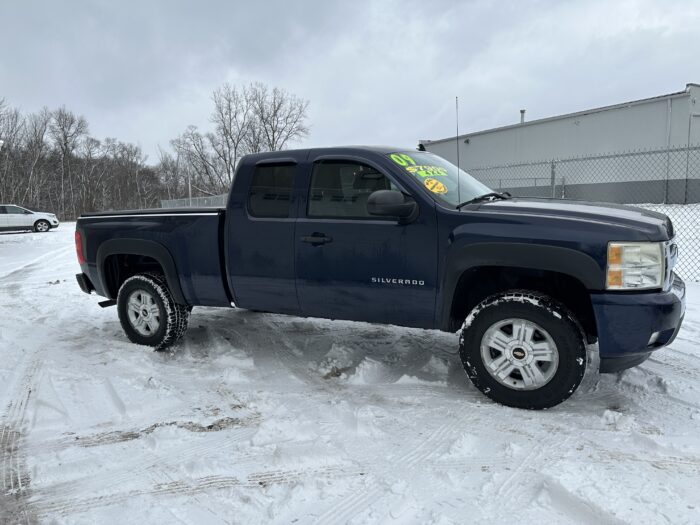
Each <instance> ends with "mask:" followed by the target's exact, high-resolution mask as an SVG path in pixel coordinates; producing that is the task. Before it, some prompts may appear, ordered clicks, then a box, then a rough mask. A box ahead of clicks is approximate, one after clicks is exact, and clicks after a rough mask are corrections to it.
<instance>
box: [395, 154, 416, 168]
mask: <svg viewBox="0 0 700 525" xmlns="http://www.w3.org/2000/svg"><path fill="white" fill-rule="evenodd" d="M391 160H393V161H394V162H396V164H398V165H399V166H404V167H405V166H408V165H409V164H413V165H414V166H415V165H416V161H414V160H413V159H412V158H411V157H410V156H409V155H406V154H405V153H393V154H392V155H391Z"/></svg>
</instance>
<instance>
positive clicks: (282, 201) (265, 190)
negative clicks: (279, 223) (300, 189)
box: [248, 164, 296, 218]
mask: <svg viewBox="0 0 700 525" xmlns="http://www.w3.org/2000/svg"><path fill="white" fill-rule="evenodd" d="M295 170H296V166H295V165H291V164H275V165H265V166H256V167H255V171H253V178H252V181H251V183H250V190H249V193H248V212H249V213H250V215H252V216H253V217H270V218H286V217H289V209H290V206H291V203H292V185H293V183H294V172H295Z"/></svg>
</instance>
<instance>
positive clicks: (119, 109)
mask: <svg viewBox="0 0 700 525" xmlns="http://www.w3.org/2000/svg"><path fill="white" fill-rule="evenodd" d="M698 22H700V9H699V8H698V7H695V4H690V3H688V2H680V1H679V2H675V1H667V2H652V1H650V0H648V1H645V0H638V1H632V0H630V1H624V2H615V3H611V2H607V1H596V0H592V1H587V2H556V1H553V0H552V1H544V0H543V1H533V2H518V1H510V2H508V1H501V2H495V1H473V2H450V1H438V2H427V1H421V2H419V1H414V0H410V1H395V0H392V1H384V2H369V1H357V2H352V3H350V2H347V3H345V2H343V3H340V2H338V3H333V2H323V1H318V2H284V1H281V0H280V1H273V2H265V1H261V2H246V3H245V4H243V3H237V2H226V1H211V2H199V3H198V2H183V1H178V2H166V1H161V2H132V1H121V2H106V1H102V2H89V1H84V2H79V1H73V2H52V1H46V2H37V1H26V2H16V3H13V4H11V5H7V3H5V4H4V5H3V6H2V7H0V25H1V26H2V31H0V97H5V98H6V99H7V101H8V102H9V103H11V104H12V105H15V106H20V107H21V108H22V109H24V110H27V111H33V110H36V109H38V108H39V107H41V106H43V105H47V106H49V107H57V106H59V105H62V104H65V105H66V106H67V107H68V108H70V109H73V110H74V111H76V112H79V113H82V114H84V115H85V116H86V117H87V119H88V121H89V122H90V125H91V132H92V133H93V135H95V136H97V137H104V136H116V137H118V138H119V139H121V140H128V141H132V142H137V143H140V144H141V145H142V147H143V148H144V151H145V152H147V153H148V154H149V155H150V156H151V159H153V158H154V155H155V151H156V147H157V145H158V144H160V145H161V146H167V145H168V141H169V140H170V139H171V138H173V137H174V136H176V135H177V134H178V133H180V132H181V131H182V130H183V129H184V128H185V126H187V125H188V124H195V125H199V126H202V127H206V126H207V121H208V116H209V113H210V110H211V100H210V94H211V91H212V90H213V89H214V88H215V87H217V86H219V85H220V84H222V83H223V82H226V81H228V82H231V83H239V84H240V83H248V82H251V81H258V80H261V81H263V82H266V83H269V84H271V85H276V86H280V87H283V88H285V89H287V90H289V91H292V92H294V93H295V94H297V95H299V96H301V97H304V98H307V99H309V100H310V101H311V115H310V116H311V125H312V133H311V135H310V137H309V138H308V139H307V141H306V145H329V144H341V143H388V144H396V145H401V146H414V145H415V143H416V141H417V139H419V138H440V137H444V136H448V135H450V134H452V133H453V130H454V97H455V95H459V97H460V109H461V119H460V128H461V130H463V131H472V130H478V129H483V128H487V127H493V126H497V125H503V124H509V123H512V122H515V121H517V119H518V110H519V109H520V108H521V107H526V108H528V117H529V118H537V117H544V116H549V115H553V114H558V113H562V112H570V111H576V110H580V109H585V108H587V107H594V106H599V105H604V104H612V103H616V102H621V101H624V100H631V99H635V98H642V97H646V96H653V95H657V94H661V93H665V92H669V91H677V90H680V89H682V88H683V86H684V85H685V83H686V82H691V81H696V82H697V81H700V78H698V77H697V76H696V77H695V78H693V75H697V74H698V73H697V71H698V69H697V67H695V66H694V64H696V63H697V49H700V32H698V31H697V27H698Z"/></svg>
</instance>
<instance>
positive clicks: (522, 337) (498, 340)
mask: <svg viewBox="0 0 700 525" xmlns="http://www.w3.org/2000/svg"><path fill="white" fill-rule="evenodd" d="M481 359H482V360H483V362H484V366H485V367H486V370H487V371H488V373H489V374H491V377H493V378H494V379H495V380H496V381H498V382H499V383H500V384H501V385H503V386H507V387H508V388H512V389H514V390H536V389H538V388H542V387H543V386H544V385H546V384H547V383H549V382H550V381H551V380H552V378H553V377H554V374H556V373H557V368H558V367H559V351H558V350H557V345H556V344H555V343H554V339H552V336H550V335H549V333H547V331H546V330H545V329H544V328H542V327H541V326H540V325H538V324H537V323H534V322H532V321H528V320H527V319H504V320H502V321H498V322H497V323H494V324H492V325H491V326H490V327H489V328H488V330H486V332H484V335H483V337H482V338H481Z"/></svg>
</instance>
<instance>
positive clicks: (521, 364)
mask: <svg viewBox="0 0 700 525" xmlns="http://www.w3.org/2000/svg"><path fill="white" fill-rule="evenodd" d="M460 357H461V360H462V364H463V365H464V368H465V370H466V371H467V374H468V375H469V379H471V381H472V383H474V386H476V387H477V388H478V389H479V390H481V391H482V392H483V393H484V394H486V395H487V396H488V397H490V398H491V399H493V400H494V401H497V402H499V403H502V404H504V405H508V406H512V407H516V408H528V409H544V408H550V407H553V406H555V405H558V404H559V403H561V402H562V401H564V400H565V399H567V398H568V397H569V396H570V395H571V394H572V393H573V392H574V391H575V390H576V388H577V387H578V385H579V384H580V383H581V380H582V379H583V375H584V372H585V370H586V347H585V344H584V341H583V335H582V333H581V330H580V328H579V326H578V323H577V322H576V320H575V319H574V317H573V315H572V314H571V313H570V312H569V310H568V309H567V308H566V307H564V306H563V305H562V304H560V303H558V302H556V301H554V300H553V299H552V298H550V297H548V296H546V295H543V294H540V293H537V292H529V291H512V292H506V293H502V294H497V295H494V296H492V297H489V298H487V299H486V300H484V301H483V302H482V303H480V304H479V305H478V306H477V307H476V308H474V310H472V312H471V313H470V314H469V317H467V320H466V321H465V323H464V327H463V329H462V336H461V338H460Z"/></svg>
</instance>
